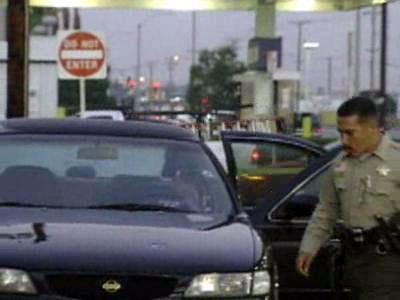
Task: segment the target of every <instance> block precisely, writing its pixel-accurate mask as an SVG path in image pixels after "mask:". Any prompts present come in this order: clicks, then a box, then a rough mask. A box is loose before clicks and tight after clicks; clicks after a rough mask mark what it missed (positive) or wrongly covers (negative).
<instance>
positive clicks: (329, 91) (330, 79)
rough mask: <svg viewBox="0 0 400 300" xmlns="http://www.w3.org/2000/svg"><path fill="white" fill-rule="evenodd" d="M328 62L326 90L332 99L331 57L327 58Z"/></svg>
mask: <svg viewBox="0 0 400 300" xmlns="http://www.w3.org/2000/svg"><path fill="white" fill-rule="evenodd" d="M327 60H328V80H327V90H328V95H329V98H331V97H332V77H333V76H332V56H329V57H328V58H327Z"/></svg>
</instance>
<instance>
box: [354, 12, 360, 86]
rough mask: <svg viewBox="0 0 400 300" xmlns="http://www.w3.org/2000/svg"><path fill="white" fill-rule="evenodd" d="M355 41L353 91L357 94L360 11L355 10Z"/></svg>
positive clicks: (358, 81)
mask: <svg viewBox="0 0 400 300" xmlns="http://www.w3.org/2000/svg"><path fill="white" fill-rule="evenodd" d="M355 31H356V32H355V35H356V43H355V52H356V55H355V60H354V71H355V74H354V92H355V93H356V94H358V92H359V91H360V62H361V51H360V49H361V11H360V9H357V11H356V30H355Z"/></svg>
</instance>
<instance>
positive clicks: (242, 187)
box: [232, 142, 316, 206]
mask: <svg viewBox="0 0 400 300" xmlns="http://www.w3.org/2000/svg"><path fill="white" fill-rule="evenodd" d="M232 151H233V155H234V157H235V161H236V169H237V170H236V171H237V174H236V179H237V189H238V194H239V198H240V199H241V201H242V203H243V205H244V206H256V205H257V204H259V203H260V202H262V201H263V200H264V199H266V198H267V197H266V196H267V193H269V192H270V191H272V190H274V189H277V188H278V187H280V186H282V185H283V184H286V183H287V182H288V181H289V180H290V179H291V178H292V177H293V176H295V175H296V174H298V173H299V172H301V171H302V170H303V169H304V168H305V167H306V166H307V165H308V164H309V163H310V162H311V161H312V160H313V159H315V158H316V154H313V153H311V152H309V151H308V150H305V149H301V148H298V147H293V146H289V145H284V144H278V143H266V142H252V143H233V144H232Z"/></svg>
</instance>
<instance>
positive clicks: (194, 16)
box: [192, 11, 197, 66]
mask: <svg viewBox="0 0 400 300" xmlns="http://www.w3.org/2000/svg"><path fill="white" fill-rule="evenodd" d="M196 21H197V18H196V11H193V12H192V66H194V65H195V64H196V34H197V29H196Z"/></svg>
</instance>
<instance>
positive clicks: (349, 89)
mask: <svg viewBox="0 0 400 300" xmlns="http://www.w3.org/2000/svg"><path fill="white" fill-rule="evenodd" d="M353 67H354V66H353V32H352V31H350V32H348V34H347V97H352V96H353V95H354V81H353V80H354V70H353Z"/></svg>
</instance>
